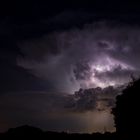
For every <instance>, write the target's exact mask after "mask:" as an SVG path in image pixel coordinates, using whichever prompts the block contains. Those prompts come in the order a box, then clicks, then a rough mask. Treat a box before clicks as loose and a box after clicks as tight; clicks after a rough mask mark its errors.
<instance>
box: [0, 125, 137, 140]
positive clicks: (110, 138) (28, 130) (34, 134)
mask: <svg viewBox="0 0 140 140" xmlns="http://www.w3.org/2000/svg"><path fill="white" fill-rule="evenodd" d="M28 138H30V139H39V140H42V139H48V138H49V139H54V138H57V139H63V138H64V139H74V138H76V139H81V138H83V139H93V140H106V139H107V140H128V139H135V138H134V137H133V138H132V137H131V136H130V135H129V136H128V135H120V134H117V133H108V132H106V133H104V134H100V133H93V134H78V133H66V132H61V133H59V132H50V131H47V132H44V131H42V130H41V129H39V128H35V127H30V126H21V127H17V128H11V129H9V130H8V131H7V132H5V133H1V134H0V140H1V139H28Z"/></svg>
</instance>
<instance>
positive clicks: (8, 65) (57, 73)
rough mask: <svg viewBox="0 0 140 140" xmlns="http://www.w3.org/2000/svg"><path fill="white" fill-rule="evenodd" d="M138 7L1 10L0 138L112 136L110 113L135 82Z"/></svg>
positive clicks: (139, 52) (139, 68) (13, 6)
mask: <svg viewBox="0 0 140 140" xmlns="http://www.w3.org/2000/svg"><path fill="white" fill-rule="evenodd" d="M139 60H140V10H139V5H137V4H134V3H133V4H131V3H122V2H119V1H118V2H117V3H116V2H112V3H111V2H109V1H108V2H103V1H102V2H99V1H98V2H96V1H95V2H94V3H92V4H91V3H90V2H88V1H87V2H85V3H82V2H80V3H79V2H74V3H73V2H71V3H68V2H67V3H65V2H62V3H61V2H60V1H59V2H58V1H57V2H55V1H51V2H43V3H41V2H39V3H37V2H33V3H31V2H28V3H26V2H24V3H22V2H18V3H12V2H11V3H8V4H7V3H3V4H2V5H1V15H0V132H3V131H6V130H8V129H9V128H11V127H17V126H20V125H26V124H27V125H32V126H36V127H39V128H42V129H43V130H49V131H69V132H80V133H84V132H86V133H92V132H104V131H109V132H114V131H115V127H114V120H113V115H112V114H111V108H113V107H114V106H115V98H116V96H117V95H119V94H121V90H122V89H123V88H124V87H125V86H126V85H127V83H128V82H129V81H130V80H131V78H132V76H133V77H139V76H140V63H139Z"/></svg>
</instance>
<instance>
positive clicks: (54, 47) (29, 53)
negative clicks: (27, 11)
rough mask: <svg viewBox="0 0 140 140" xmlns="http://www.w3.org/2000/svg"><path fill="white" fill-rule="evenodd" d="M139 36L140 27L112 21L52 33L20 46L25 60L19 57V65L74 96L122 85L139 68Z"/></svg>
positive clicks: (58, 89)
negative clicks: (85, 90) (96, 89)
mask: <svg viewBox="0 0 140 140" xmlns="http://www.w3.org/2000/svg"><path fill="white" fill-rule="evenodd" d="M139 33H140V29H139V27H138V26H135V27H133V26H129V25H119V24H117V23H109V22H98V23H93V24H90V25H84V26H83V28H82V29H79V28H73V29H70V30H67V31H56V32H52V33H50V34H48V35H46V36H43V37H42V38H40V39H36V40H27V41H24V42H21V43H19V47H20V49H21V51H22V53H23V54H24V57H21V56H20V57H19V58H18V65H19V66H21V67H24V68H25V69H28V70H30V72H31V73H32V74H34V75H35V76H37V77H40V78H43V79H45V80H46V81H49V82H50V83H51V84H53V86H54V87H55V90H57V91H65V92H67V91H68V92H71V93H72V92H74V90H77V89H78V88H79V87H82V88H90V87H96V86H102V87H105V86H108V85H109V84H111V82H112V81H113V82H112V85H114V84H115V85H117V84H123V83H126V82H128V80H129V77H130V74H131V73H133V74H135V73H136V75H137V73H138V71H139V68H140V66H139V63H138V61H136V60H138V59H139V55H138V54H139V52H140V51H139ZM135 52H137V53H135ZM130 58H131V59H130ZM119 80H121V81H122V82H121V83H119V82H118V81H119Z"/></svg>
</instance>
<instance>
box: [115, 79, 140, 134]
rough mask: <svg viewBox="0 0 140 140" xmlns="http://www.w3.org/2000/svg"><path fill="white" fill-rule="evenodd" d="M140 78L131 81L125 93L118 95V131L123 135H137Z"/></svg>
mask: <svg viewBox="0 0 140 140" xmlns="http://www.w3.org/2000/svg"><path fill="white" fill-rule="evenodd" d="M139 95H140V79H138V80H136V79H135V80H134V79H133V81H132V82H130V83H129V85H128V86H127V87H126V89H124V90H123V94H122V95H119V96H118V97H117V101H116V108H114V109H113V114H114V116H115V124H116V132H117V133H118V134H121V135H129V136H130V135H131V136H132V135H133V136H134V135H136V134H138V132H139V129H138V127H139V126H140V115H139V113H140V98H139V97H140V96H139Z"/></svg>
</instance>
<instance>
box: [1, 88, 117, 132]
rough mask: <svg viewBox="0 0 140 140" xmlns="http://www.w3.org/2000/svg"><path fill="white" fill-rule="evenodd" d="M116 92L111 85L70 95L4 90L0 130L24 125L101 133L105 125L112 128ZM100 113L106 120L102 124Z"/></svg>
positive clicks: (46, 128)
mask: <svg viewBox="0 0 140 140" xmlns="http://www.w3.org/2000/svg"><path fill="white" fill-rule="evenodd" d="M117 94H118V90H117V89H114V88H113V87H108V88H105V89H101V88H95V89H85V90H84V89H80V90H79V91H77V92H75V94H73V95H71V94H69V95H68V94H67V95H66V94H64V93H51V92H44V91H42V92H41V91H40V92H39V91H32V92H31V91H28V92H27V91H25V92H7V93H5V94H1V95H0V114H2V115H1V117H0V119H1V120H0V121H2V122H4V124H3V123H2V125H3V126H2V127H0V131H4V130H6V129H8V128H9V127H15V126H19V125H25V124H28V125H29V124H30V125H34V126H38V127H41V128H43V129H45V130H55V131H67V130H69V131H71V132H92V131H100V132H102V131H104V126H106V128H107V129H108V130H109V131H114V127H113V118H112V115H111V114H110V108H112V107H113V106H114V103H115V102H114V99H115V97H116V95H117ZM100 115H103V116H102V117H103V118H104V119H105V120H104V121H103V122H102V123H101V122H100V121H102V119H103V118H102V117H101V116H100ZM89 116H91V117H89ZM100 117H101V118H100ZM93 118H94V119H93ZM108 121H109V122H110V123H108ZM87 124H88V125H87Z"/></svg>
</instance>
